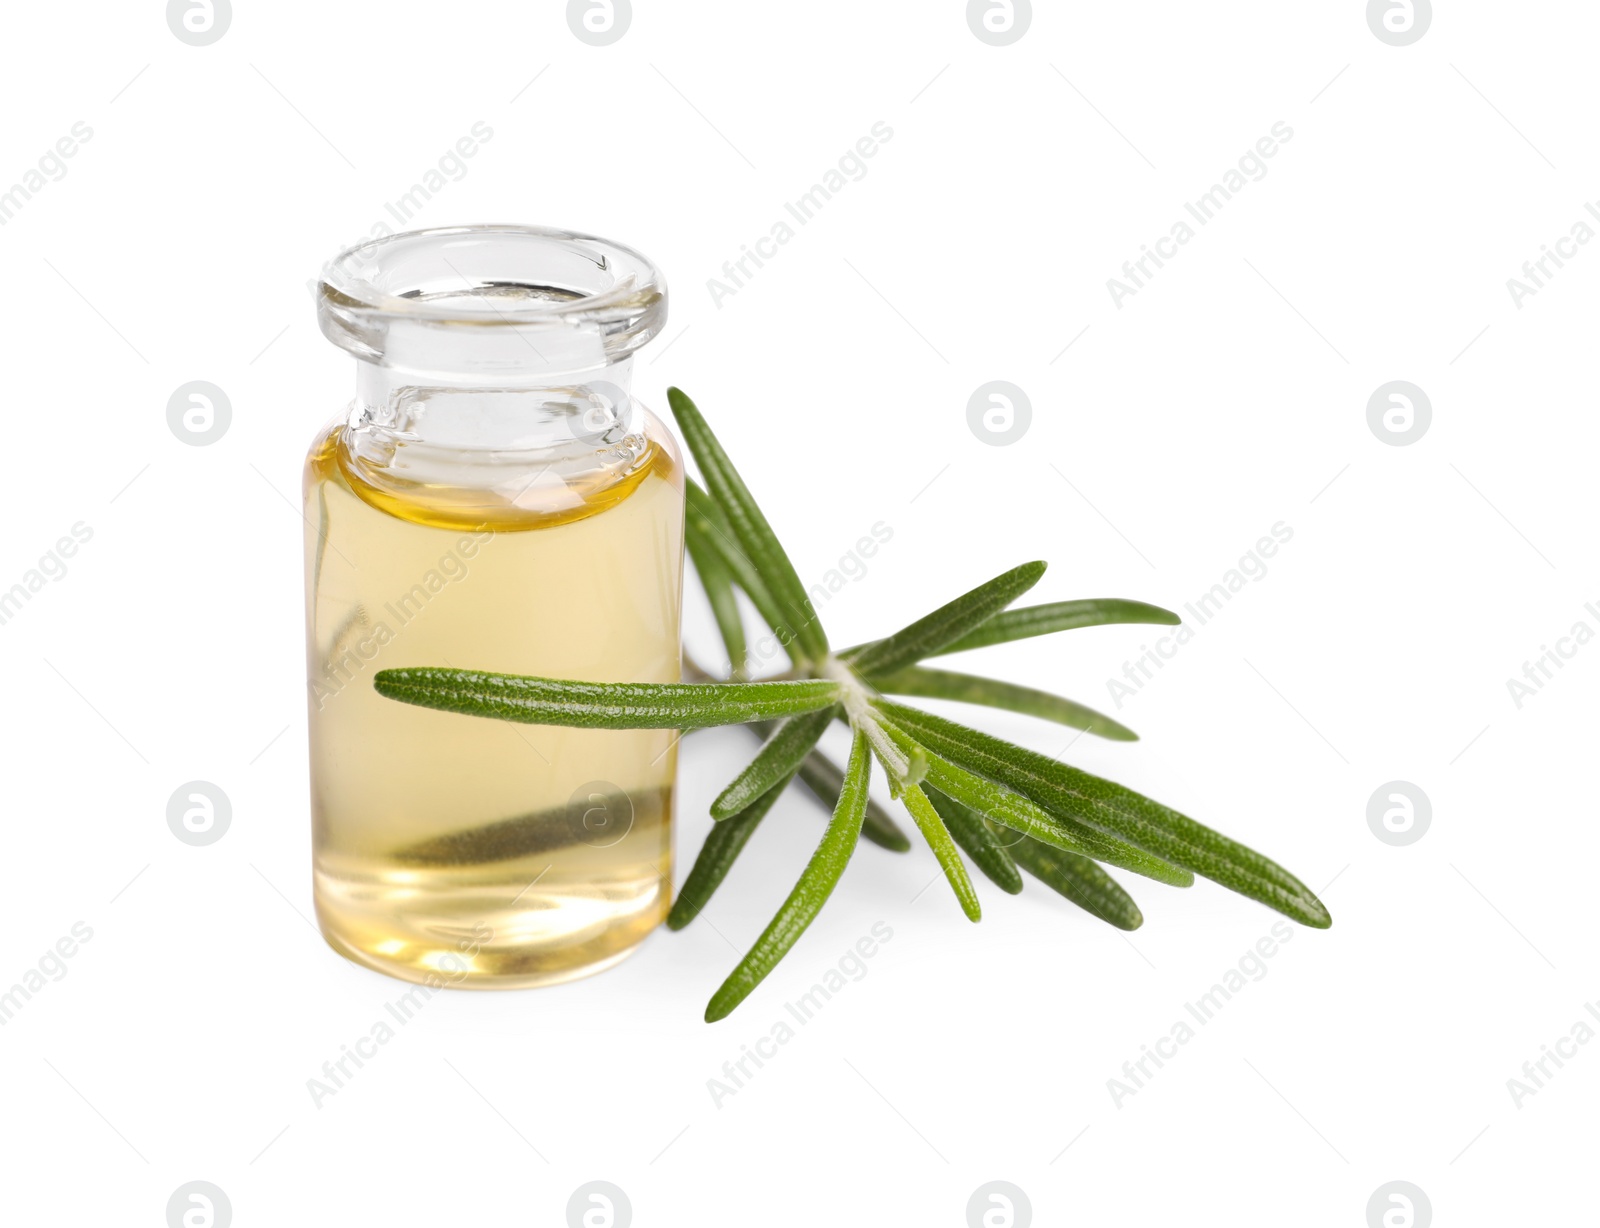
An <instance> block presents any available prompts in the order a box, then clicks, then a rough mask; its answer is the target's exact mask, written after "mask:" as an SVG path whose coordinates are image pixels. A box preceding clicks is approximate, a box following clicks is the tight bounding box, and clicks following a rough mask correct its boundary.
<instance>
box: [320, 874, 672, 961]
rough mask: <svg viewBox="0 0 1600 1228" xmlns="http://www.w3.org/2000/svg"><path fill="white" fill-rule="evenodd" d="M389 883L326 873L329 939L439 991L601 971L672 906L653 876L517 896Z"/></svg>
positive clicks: (347, 952) (323, 907)
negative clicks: (603, 887)
mask: <svg viewBox="0 0 1600 1228" xmlns="http://www.w3.org/2000/svg"><path fill="white" fill-rule="evenodd" d="M512 886H513V887H514V886H515V884H514V883H513V884H512ZM540 886H541V887H544V886H545V884H544V883H541V884H540ZM383 887H387V888H388V890H384V889H383ZM383 887H378V884H376V883H374V882H373V881H372V879H371V878H364V879H363V880H362V881H359V882H352V881H351V880H350V879H349V878H348V877H344V876H340V877H337V878H335V877H330V876H328V875H326V874H322V873H319V874H318V875H317V881H316V886H315V892H314V896H315V902H316V909H317V922H318V926H319V928H320V929H321V931H322V936H323V939H324V940H325V941H326V942H327V944H328V945H329V946H330V947H332V948H333V949H334V950H335V951H337V952H338V953H339V954H340V955H342V956H344V957H345V958H346V959H348V960H350V961H351V962H352V963H356V964H360V965H361V966H362V967H364V968H370V969H372V970H373V971H375V972H381V973H383V974H384V975H385V976H390V977H394V978H395V979H397V980H401V981H409V982H411V983H413V984H423V985H428V986H430V987H433V988H441V989H534V988H538V987H540V986H544V985H559V984H561V983H563V982H565V981H572V980H577V979H579V978H581V977H586V976H592V975H593V974H595V973H597V972H603V971H605V970H606V969H607V968H611V967H614V966H615V965H616V964H619V963H621V962H622V961H623V960H624V959H626V958H627V957H628V956H629V955H631V954H633V952H634V951H636V950H638V948H639V945H640V944H641V943H642V942H643V941H644V940H645V939H646V938H647V937H649V935H650V934H651V932H653V931H654V930H655V929H656V927H657V926H658V925H660V923H661V922H662V921H663V920H664V919H665V918H666V914H667V910H668V907H669V905H670V891H669V890H668V888H667V886H666V884H665V883H664V882H663V880H662V879H661V878H659V877H656V876H654V875H652V876H650V877H649V878H648V879H643V880H634V881H633V882H631V883H628V884H627V885H626V887H624V886H623V885H622V884H617V883H613V884H611V890H610V891H607V892H604V893H603V894H600V893H596V892H595V889H594V888H593V887H592V886H591V887H590V888H589V890H588V891H587V892H585V893H583V894H581V895H580V894H577V893H575V892H572V891H565V892H545V891H539V892H529V891H527V890H526V888H523V889H522V890H521V891H520V892H518V893H517V894H516V895H515V897H513V895H512V891H511V889H510V888H506V887H503V886H501V885H500V884H499V883H496V884H495V885H494V887H493V888H488V887H486V886H485V885H482V884H480V885H478V887H477V889H476V890H468V891H461V890H455V891H434V892H428V893H426V894H424V892H422V891H419V889H418V888H417V886H416V885H415V884H413V885H411V886H409V887H405V888H401V889H399V890H396V889H395V888H396V884H393V883H384V884H383ZM375 888H377V890H375ZM597 895H598V896H599V898H596V897H597Z"/></svg>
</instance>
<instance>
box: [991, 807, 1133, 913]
mask: <svg viewBox="0 0 1600 1228" xmlns="http://www.w3.org/2000/svg"><path fill="white" fill-rule="evenodd" d="M1001 830H1002V831H1003V830H1004V829H1001ZM995 834H996V835H999V833H995ZM1000 838H1002V839H1003V838H1004V837H1003V836H1001V837H1000ZM1009 850H1010V853H1011V856H1012V857H1014V858H1015V859H1016V861H1017V863H1018V864H1019V865H1021V866H1022V868H1023V869H1025V870H1027V872H1028V873H1029V874H1031V875H1033V876H1034V877H1035V878H1037V879H1038V880H1039V881H1040V882H1041V883H1043V884H1044V885H1045V886H1046V887H1049V888H1050V889H1051V890H1052V891H1054V892H1056V893H1058V894H1060V895H1063V896H1065V897H1066V898H1067V899H1069V900H1071V901H1072V902H1073V903H1074V904H1076V905H1077V906H1078V907H1079V908H1081V909H1083V910H1084V911H1085V912H1087V913H1090V914H1092V915H1093V916H1096V917H1099V918H1100V920H1102V921H1105V922H1108V923H1110V924H1111V925H1114V926H1116V927H1117V928H1118V929H1119V930H1136V929H1138V928H1139V927H1140V926H1141V925H1143V924H1144V914H1143V913H1141V912H1140V911H1139V906H1138V905H1137V904H1135V903H1134V902H1133V897H1132V896H1131V895H1129V894H1128V893H1127V892H1126V891H1124V890H1123V889H1122V885H1121V884H1120V883H1118V882H1117V880H1116V879H1114V878H1112V877H1111V875H1109V874H1107V873H1106V872H1105V871H1104V870H1102V869H1101V868H1100V867H1099V866H1098V865H1097V864H1095V863H1094V862H1092V861H1090V860H1089V859H1088V858H1087V857H1079V856H1078V855H1077V854H1076V853H1069V852H1066V851H1065V850H1064V849H1053V848H1051V847H1050V846H1049V845H1048V844H1040V843H1039V842H1038V841H1037V840H1031V839H1029V838H1028V837H1027V836H1023V837H1021V838H1020V839H1018V840H1017V842H1016V843H1015V844H1013V845H1010V846H1009Z"/></svg>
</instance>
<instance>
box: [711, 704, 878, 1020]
mask: <svg viewBox="0 0 1600 1228" xmlns="http://www.w3.org/2000/svg"><path fill="white" fill-rule="evenodd" d="M747 685H748V684H747ZM871 774H872V753H871V751H870V750H869V749H868V748H867V736H866V734H864V733H862V732H861V731H860V730H859V729H858V730H856V731H855V734H854V737H853V738H852V739H851V742H850V759H849V762H848V763H846V765H845V770H844V788H843V789H841V790H840V791H839V804H838V805H837V806H835V807H834V808H833V818H832V819H830V820H829V821H828V830H827V831H825V832H824V833H823V834H822V842H821V843H820V844H818V845H817V851H816V852H814V853H813V854H812V855H811V860H810V861H809V862H807V863H806V868H805V870H804V871H803V872H802V873H801V875H800V881H799V882H797V883H795V885H794V890H793V891H791V892H790V893H789V898H788V899H786V900H785V901H784V902H783V907H782V908H780V909H778V915H777V916H775V917H773V919H772V922H771V924H769V925H768V926H767V928H766V929H765V930H764V931H763V932H762V934H761V937H760V938H758V939H756V943H755V945H754V946H753V947H751V948H750V950H749V952H748V954H746V955H745V957H744V958H743V959H742V960H740V961H739V966H738V967H737V968H735V969H734V970H733V972H732V973H730V974H729V976H728V979H727V980H726V981H724V982H723V983H722V988H720V989H718V990H717V992H716V993H715V994H713V995H712V997H711V1001H710V1002H709V1003H708V1004H707V1005H706V1022H707V1023H715V1022H716V1021H717V1020H718V1019H725V1018H727V1016H728V1015H729V1014H730V1013H732V1011H733V1010H734V1008H735V1007H737V1006H738V1005H739V1003H741V1002H743V1001H744V1000H745V999H746V998H747V997H749V996H750V992H751V991H752V990H753V989H755V987H756V986H757V985H759V984H761V982H762V981H763V980H764V979H765V978H766V975H767V973H769V972H771V971H772V969H773V967H774V966H776V964H777V962H778V961H779V960H780V959H782V958H783V957H784V956H785V955H787V954H788V953H789V949H790V948H791V947H793V946H794V944H795V943H796V942H798V941H799V939H800V935H801V934H803V933H805V932H806V927H807V926H809V925H810V924H811V922H812V921H813V920H814V919H815V917H816V915H817V913H818V912H820V911H821V910H822V906H823V904H824V903H826V902H827V899H828V897H829V896H830V895H831V894H833V889H834V887H836V886H837V885H838V883H839V877H840V875H842V874H843V873H844V868H845V866H846V865H847V864H849V861H850V854H851V853H853V852H854V851H855V847H856V841H857V840H858V839H859V837H860V835H861V816H862V815H863V814H865V813H866V809H867V782H868V779H869V778H870V776H871Z"/></svg>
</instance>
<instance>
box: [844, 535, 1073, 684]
mask: <svg viewBox="0 0 1600 1228" xmlns="http://www.w3.org/2000/svg"><path fill="white" fill-rule="evenodd" d="M1044 569H1045V564H1044V563H1042V562H1033V563H1024V564H1023V565H1022V566H1021V567H1014V568H1012V569H1011V570H1010V571H1008V572H1005V573H1003V574H1002V575H998V576H996V577H995V578H994V579H992V580H989V581H986V582H985V583H983V584H980V585H978V587H977V588H975V589H972V590H970V591H969V592H965V593H963V594H962V595H961V596H959V597H957V598H956V599H955V600H954V601H952V602H949V603H948V604H946V605H942V606H940V607H939V608H938V609H937V610H935V611H934V612H933V613H932V614H928V615H926V616H924V617H922V618H919V619H917V621H916V622H914V623H912V624H911V625H910V626H908V627H902V628H901V629H900V630H899V631H896V632H895V633H894V634H893V635H891V636H889V637H888V638H887V639H882V640H877V641H876V642H874V643H871V644H865V645H863V646H862V647H861V648H859V649H852V650H851V652H850V654H849V655H848V658H847V659H848V661H849V663H850V667H851V668H852V669H854V670H855V671H856V672H857V673H858V674H860V675H861V676H862V677H863V678H867V677H872V676H874V675H877V674H892V673H894V672H895V671H896V670H900V669H904V668H905V667H906V666H908V665H913V664H915V663H916V662H917V661H920V660H921V659H922V658H923V657H926V656H931V655H932V654H934V653H936V652H938V651H939V650H940V649H942V648H944V647H945V646H946V645H948V644H952V643H954V642H956V641H957V640H959V639H960V638H961V637H962V636H964V635H966V634H967V632H969V631H971V630H972V629H973V628H974V627H977V626H979V625H980V624H982V623H983V622H985V621H986V620H988V619H990V618H993V617H994V616H995V615H996V614H998V613H999V612H1000V611H1001V610H1003V609H1005V608H1006V606H1008V605H1010V604H1011V603H1012V602H1013V601H1015V600H1016V599H1017V598H1018V597H1020V596H1022V594H1023V593H1025V592H1027V591H1028V590H1029V589H1030V588H1032V587H1033V586H1034V585H1035V584H1037V583H1038V582H1039V577H1040V576H1042V575H1044Z"/></svg>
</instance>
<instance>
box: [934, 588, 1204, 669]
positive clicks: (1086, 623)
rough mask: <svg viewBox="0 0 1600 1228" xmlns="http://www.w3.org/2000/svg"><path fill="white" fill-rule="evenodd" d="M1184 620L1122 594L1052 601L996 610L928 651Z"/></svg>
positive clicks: (1170, 612)
mask: <svg viewBox="0 0 1600 1228" xmlns="http://www.w3.org/2000/svg"><path fill="white" fill-rule="evenodd" d="M1182 621H1183V620H1182V619H1181V618H1179V617H1178V616H1177V615H1176V614H1174V613H1173V612H1172V611H1171V610H1163V609H1162V608H1161V607H1160V606H1158V605H1148V604H1146V603H1145V602H1143V601H1127V600H1124V599H1123V598H1121V597H1091V598H1089V599H1087V600H1083V601H1054V602H1051V603H1050V604H1049V605H1030V606H1024V607H1023V608H1022V609H1020V610H1007V611H1005V612H1004V613H1003V614H996V615H995V616H994V617H993V618H991V619H989V621H987V622H985V623H982V624H981V625H979V626H977V627H974V628H973V629H972V630H971V631H969V632H967V634H965V635H963V636H962V637H961V638H960V639H959V640H957V641H955V643H953V644H948V645H946V646H945V647H944V648H941V649H940V650H939V652H938V653H937V654H934V653H930V654H929V655H930V656H934V655H938V656H942V655H944V654H945V653H950V652H966V651H967V650H968V649H970V648H987V647H988V646H989V645H990V644H1004V643H1007V642H1009V641H1011V640H1025V639H1028V638H1029V637H1031V636H1035V635H1049V634H1050V633H1051V632H1053V631H1072V630H1075V629H1077V628H1078V627H1102V626H1105V625H1106V624H1108V623H1159V624H1160V625H1162V626H1166V627H1175V626H1177V625H1178V624H1179V623H1180V622H1182Z"/></svg>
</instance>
